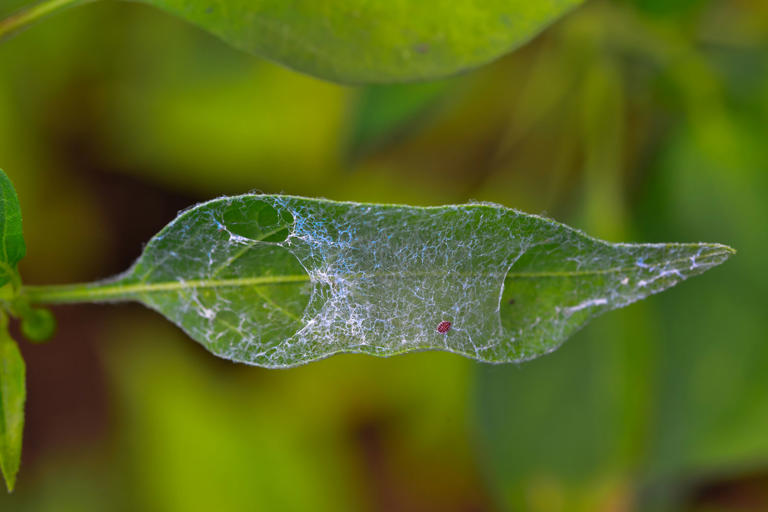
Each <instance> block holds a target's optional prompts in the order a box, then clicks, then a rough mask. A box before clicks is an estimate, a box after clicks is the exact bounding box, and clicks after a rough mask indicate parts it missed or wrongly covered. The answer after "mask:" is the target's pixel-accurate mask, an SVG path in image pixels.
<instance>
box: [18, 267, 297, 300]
mask: <svg viewBox="0 0 768 512" xmlns="http://www.w3.org/2000/svg"><path fill="white" fill-rule="evenodd" d="M309 280H310V278H309V275H307V274H299V275H286V276H262V277H243V278H231V279H200V280H189V281H165V282H159V283H143V282H121V281H103V282H96V283H86V284H63V285H50V286H23V287H22V288H21V291H20V292H19V296H21V297H24V298H26V299H27V300H28V301H29V302H30V303H33V304H77V303H81V302H127V301H132V300H137V299H138V298H140V297H141V296H142V295H148V294H152V293H172V292H177V293H178V292H183V291H184V290H189V289H193V288H226V287H240V286H264V285H279V284H288V283H300V282H305V281H309Z"/></svg>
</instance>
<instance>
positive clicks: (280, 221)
mask: <svg viewBox="0 0 768 512" xmlns="http://www.w3.org/2000/svg"><path fill="white" fill-rule="evenodd" d="M732 253H733V250H732V249H730V248H729V247H726V246H723V245H720V244H635V245H631V244H609V243H606V242H602V241H599V240H596V239H593V238H591V237H589V236H587V235H585V234H583V233H581V232H579V231H577V230H574V229H572V228H569V227H567V226H565V225H563V224H559V223H557V222H554V221H552V220H548V219H545V218H542V217H538V216H534V215H528V214H524V213H521V212H518V211H515V210H511V209H509V208H504V207H502V206H498V205H492V204H469V205H462V206H442V207H427V208H422V207H410V206H396V205H373V204H359V203H339V202H333V201H326V200H316V199H305V198H299V197H291V196H274V195H261V196H259V195H244V196H237V197H230V198H221V199H216V200H213V201H210V202H207V203H204V204H201V205H198V206H196V207H194V208H192V209H190V210H188V211H186V212H184V213H183V214H181V215H180V216H179V217H178V218H177V219H176V220H174V221H173V222H171V223H170V224H169V225H168V226H166V228H164V229H163V230H162V231H161V232H160V233H159V234H158V235H156V236H155V237H154V238H153V239H152V240H151V241H150V242H149V244H148V245H147V247H146V248H145V250H144V253H143V254H142V256H141V257H140V258H139V260H138V261H137V262H136V264H135V265H134V266H133V267H132V268H131V269H130V270H129V271H128V272H126V273H125V274H124V275H122V276H119V277H118V278H116V279H114V280H111V281H106V282H102V283H96V284H94V285H91V288H90V289H88V290H87V293H88V297H89V300H100V301H116V300H137V301H140V302H143V303H144V304H146V305H148V306H149V307H151V308H153V309H155V310H157V311H159V312H160V313H162V314H163V315H165V316H166V317H168V318H169V319H170V320H171V321H173V322H175V323H176V324H177V325H179V326H181V327H182V328H183V329H184V330H185V331H186V332H187V333H188V334H189V335H190V336H191V337H192V338H194V339H195V340H197V341H199V342H200V343H202V344H203V345H204V346H205V347H207V348H208V349H209V350H210V351H212V352H213V353H215V354H217V355H219V356H221V357H224V358H227V359H232V360H235V361H240V362H244V363H249V364H254V365H259V366H265V367H288V366H295V365H298V364H302V363H306V362H309V361H313V360H317V359H321V358H324V357H327V356H330V355H332V354H336V353H340V352H354V353H365V354H370V355H376V356H391V355H395V354H399V353H403V352H408V351H412V350H426V349H439V350H446V351H450V352H455V353H459V354H462V355H465V356H467V357H471V358H474V359H477V360H480V361H487V362H512V361H522V360H527V359H531V358H534V357H537V356H539V355H542V354H545V353H547V352H550V351H552V350H554V349H555V348H557V347H558V346H559V345H560V344H561V343H562V342H563V341H564V340H565V339H566V338H567V337H568V336H569V335H570V334H571V333H573V332H574V331H576V330H577V329H578V328H580V327H581V326H582V325H583V324H584V323H585V322H587V321H588V320H589V319H590V318H592V317H594V316H596V315H598V314H600V313H603V312H605V311H608V310H610V309H615V308H618V307H622V306H626V305H627V304H630V303H632V302H634V301H636V300H639V299H642V298H644V297H646V296H648V295H650V294H652V293H657V292H660V291H662V290H664V289H666V288H669V287H670V286H673V285H674V284H677V283H678V282H680V281H682V280H683V279H686V278H688V277H690V276H693V275H696V274H700V273H701V272H704V271H705V270H707V269H709V268H711V267H712V266H715V265H717V264H719V263H722V262H723V261H724V260H725V259H727V258H728V257H729V256H730V255H731V254H732ZM68 293H69V292H68V291H67V290H66V288H65V289H63V290H62V291H61V294H62V295H61V296H60V297H58V298H57V297H56V296H55V295H50V294H48V296H47V300H49V301H54V302H55V301H57V300H60V301H66V300H67V294H68ZM80 300H82V298H81V299H80ZM443 322H450V323H451V328H450V329H449V330H448V331H447V332H438V329H437V327H438V326H439V325H440V324H441V323H443ZM442 330H444V329H442V328H441V331H442Z"/></svg>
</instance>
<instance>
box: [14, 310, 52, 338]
mask: <svg viewBox="0 0 768 512" xmlns="http://www.w3.org/2000/svg"><path fill="white" fill-rule="evenodd" d="M55 331H56V318H55V317H54V316H53V313H51V312H50V310H48V309H44V308H31V307H28V308H26V309H25V310H24V311H23V313H22V315H21V333H22V334H23V335H24V337H25V338H27V339H28V340H29V341H32V342H35V343H41V342H44V341H48V340H49V339H51V337H52V336H53V333H54V332H55Z"/></svg>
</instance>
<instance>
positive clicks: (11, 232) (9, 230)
mask: <svg viewBox="0 0 768 512" xmlns="http://www.w3.org/2000/svg"><path fill="white" fill-rule="evenodd" d="M26 250H27V249H26V246H25V245H24V234H23V233H22V229H21V207H20V206H19V198H18V197H16V190H15V189H14V188H13V184H12V183H11V180H10V179H8V176H6V174H5V172H4V171H3V170H2V169H0V286H2V285H4V284H6V283H8V282H9V281H11V280H12V279H14V277H16V275H17V273H16V264H17V263H18V262H19V261H20V260H21V259H22V258H23V257H24V254H25V253H26Z"/></svg>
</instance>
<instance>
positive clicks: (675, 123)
mask: <svg viewBox="0 0 768 512" xmlns="http://www.w3.org/2000/svg"><path fill="white" fill-rule="evenodd" d="M22 3H24V2H23V0H2V1H0V16H2V15H6V14H8V13H9V12H12V11H13V10H15V9H16V8H17V7H19V6H20V5H21V4H22ZM0 166H2V167H3V168H4V169H5V170H6V172H7V173H8V174H9V175H10V177H11V178H12V180H13V181H14V182H15V183H16V185H17V189H18V193H19V196H20V200H21V204H22V208H23V212H24V222H25V232H26V237H27V243H28V256H27V258H26V259H25V260H24V261H23V262H22V265H21V270H22V273H23V276H24V278H25V280H26V282H28V283H34V284H44V283H64V282H75V281H84V280H92V279H97V278H102V277H106V276H109V275H111V274H115V273H117V272H120V271H121V270H123V269H125V268H126V267H127V266H128V265H130V263H131V262H132V261H133V260H134V259H135V258H136V257H137V256H138V255H139V253H140V251H141V248H142V244H143V243H144V242H146V240H148V239H149V237H151V236H152V235H153V234H154V233H155V232H156V231H157V230H159V229H160V228H161V227H162V226H163V225H165V224H166V223H167V222H168V221H170V220H171V219H172V218H173V217H174V216H175V214H176V212H177V211H178V210H181V209H183V208H185V207H188V206H190V205H192V204H194V203H196V202H198V201H202V200H205V199H209V198H212V197H216V196H219V195H223V194H238V193H243V192H246V191H264V192H285V193H291V194H300V195H307V196H322V197H327V198H331V199H340V200H341V199H345V200H360V201H377V202H384V201H386V202H398V203H408V204H417V205H432V204H444V203H460V202H466V201H468V200H484V201H494V202H498V203H501V204H504V205H507V206H511V207H515V208H518V209H521V210H524V211H527V212H532V213H541V214H545V215H548V216H551V217H553V218H555V219H557V220H560V221H563V222H567V223H569V224H571V225H573V226H576V227H578V228H581V229H584V230H586V231H587V232H589V233H590V234H593V235H595V236H598V237H601V238H604V239H607V240H611V241H644V242H654V241H709V242H722V243H727V244H730V245H732V246H733V247H735V248H737V249H738V251H739V253H738V254H737V255H736V256H735V257H734V258H732V259H731V260H730V261H728V262H727V263H726V264H724V265H723V266H722V267H719V268H717V269H714V270H712V271H710V272H708V273H706V274H705V275H703V276H700V277H697V278H695V279H692V280H691V281H689V282H685V283H683V284H681V285H679V286H677V287H675V288H673V289H671V290H669V291H667V292H665V293H664V294H661V295H659V296H655V297H652V298H650V299H648V300H646V301H643V302H641V303H638V304H635V305H632V306H630V307H628V308H626V309H623V310H620V311H616V312H612V313H609V314H607V315H605V316H603V317H601V318H599V319H597V320H596V321H594V322H593V323H592V324H590V326H589V327H587V328H586V329H584V330H583V331H581V332H580V333H579V334H578V335H576V336H574V337H573V338H572V339H571V340H569V341H568V342H567V343H566V344H565V345H564V346H563V347H562V348H561V349H560V350H558V351H557V352H555V353H554V354H552V355H548V356H545V357H542V358H540V359H538V360H536V361H533V362H530V363H525V364H522V365H504V366H488V365H483V364H479V363H475V362H473V361H470V360H467V359H464V358H461V357H457V356H453V355H449V354H443V353H421V354H411V355H405V356H399V357H395V358H392V359H375V358H370V357H365V356H349V355H348V356H336V357H333V358H330V359H328V360H325V361H321V362H318V363H313V364H311V365H308V366H306V367H302V368H297V369H292V370H286V371H275V370H264V369H259V368H251V367H246V366H242V365H235V364H231V363H228V362H226V361H222V360H219V359H217V358H215V357H214V356H212V355H210V354H208V353H207V352H205V351H204V350H203V349H202V347H200V346H199V345H197V344H196V343H194V342H193V341H191V340H189V339H187V338H185V336H184V335H183V334H182V333H181V332H180V331H179V330H177V329H176V328H175V327H174V326H173V325H170V324H168V323H166V322H165V321H164V320H163V319H162V318H160V317H159V315H156V314H154V313H152V312H150V311H149V310H146V309H143V308H141V307H140V306H133V305H120V306H88V305H83V306H68V307H59V308H56V309H55V313H56V314H57V317H58V319H59V324H60V325H59V329H58V333H57V335H56V337H55V339H54V340H53V341H52V342H51V343H49V344H47V345H43V346H35V345H31V344H28V343H25V344H23V347H22V350H23V353H24V356H25V357H26V359H27V364H28V386H29V396H28V405H27V410H28V416H27V424H26V430H25V446H24V453H23V460H22V469H21V473H20V478H19V483H18V486H17V490H16V492H15V493H14V494H13V495H10V496H8V495H5V494H1V495H0V510H2V511H13V512H15V511H21V512H25V511H35V512H48V511H51V512H62V511H63V512H66V511H77V512H80V511H103V510H114V511H136V510H141V511H158V512H195V511H206V512H208V511H211V510H217V511H251V510H252V511H260V510H265V511H274V510H288V511H291V510H296V511H299V510H302V511H303V510H312V511H326V510H327V511H334V512H335V511H345V510H348V511H357V510H362V511H389V510H398V511H422V510H441V511H486V510H488V511H495V510H531V511H547V512H548V511H629V510H684V511H702V512H703V511H725V510H728V511H730V510H735V511H742V510H743V511H753V510H754V511H758V510H760V511H764V510H768V335H766V333H767V332H768V307H766V306H768V300H767V299H766V297H767V296H768V272H766V270H765V257H766V256H765V255H766V254H768V229H767V228H766V222H768V201H767V200H766V192H768V2H765V1H764V0H624V1H620V0H615V1H607V0H603V1H600V0H594V1H593V0H589V1H588V2H587V3H586V4H584V5H583V6H582V7H581V8H578V9H577V10H575V11H574V12H572V13H571V14H569V15H568V16H566V17H564V18H563V19H562V20H560V21H559V22H557V23H556V24H554V25H552V26H551V27H549V28H548V29H547V30H546V31H544V32H543V33H542V34H541V35H540V36H539V37H537V38H536V39H535V40H534V41H532V42H531V43H529V44H528V45H526V46H525V47H523V48H522V49H520V50H519V51H517V52H515V53H513V54H511V55H508V56H507V57H504V58H502V59H500V60H499V61H497V62H495V63H493V64H491V65H488V66H486V67H483V68H481V69H479V70H475V71H472V72H468V73H466V74H463V75H462V76H457V77H454V78H451V79H448V80H442V81H439V82H433V83H424V84H414V85H395V86H378V87H357V88H352V87H343V86H339V85H334V84H330V83H325V82H321V81H318V80H316V79H313V78H310V77H307V76H303V75H300V74H297V73H294V72H292V71H289V70H286V69H284V68H281V67H279V66H277V65H274V64H272V63H269V62H265V61H263V60H261V59H259V58H255V57H252V56H248V55H245V54H242V53H239V52H237V51H235V50H233V49H230V48H229V47H227V46H226V45H224V44H222V43H221V42H219V41H218V40H216V39H215V38H213V37H211V36H209V35H207V34H205V33H203V32H201V31H199V30H197V29H195V28H192V27H190V26H188V25H186V24H184V23H183V22H181V21H179V20H177V19H174V18H171V17H169V16H167V15H165V14H163V13H161V12H159V11H155V10H153V9H151V8H149V7H145V6H142V5H138V4H130V3H118V2H115V3H112V2H105V3H99V4H94V5H88V6H85V7H82V8H78V9H74V10H71V11H68V12H65V13H62V14H60V15H58V16H56V17H54V18H51V19H49V20H46V21H44V22H42V23H40V24H39V25H37V26H35V27H34V28H32V29H31V30H29V31H27V32H25V33H23V34H21V35H19V36H17V37H15V38H13V39H11V40H9V41H6V42H4V43H2V44H0Z"/></svg>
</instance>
